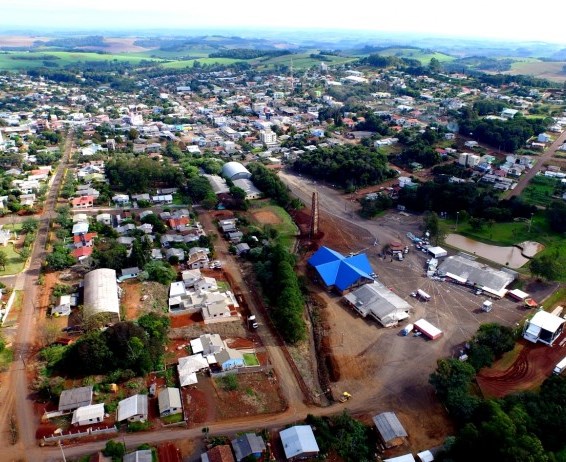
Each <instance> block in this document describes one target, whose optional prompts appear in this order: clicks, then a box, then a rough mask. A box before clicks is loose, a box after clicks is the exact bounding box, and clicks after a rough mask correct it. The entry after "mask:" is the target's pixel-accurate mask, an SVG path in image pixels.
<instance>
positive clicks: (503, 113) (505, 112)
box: [501, 108, 519, 120]
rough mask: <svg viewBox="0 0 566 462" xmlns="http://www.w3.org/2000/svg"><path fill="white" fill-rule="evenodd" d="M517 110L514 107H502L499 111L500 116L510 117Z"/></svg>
mask: <svg viewBox="0 0 566 462" xmlns="http://www.w3.org/2000/svg"><path fill="white" fill-rule="evenodd" d="M518 112H519V111H517V110H516V109H507V108H506V109H503V110H502V111H501V117H503V118H504V119H507V120H509V119H512V118H513V117H515V115H516V114H517V113H518Z"/></svg>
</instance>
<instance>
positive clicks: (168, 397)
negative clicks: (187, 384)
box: [157, 387, 183, 417]
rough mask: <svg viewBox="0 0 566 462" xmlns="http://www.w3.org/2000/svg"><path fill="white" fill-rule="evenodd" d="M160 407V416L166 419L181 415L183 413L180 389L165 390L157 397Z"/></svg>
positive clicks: (169, 388) (170, 388)
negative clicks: (169, 416)
mask: <svg viewBox="0 0 566 462" xmlns="http://www.w3.org/2000/svg"><path fill="white" fill-rule="evenodd" d="M157 402H158V405H159V415H160V416H161V417H165V416H168V415H172V414H179V413H180V412H182V411H183V407H182V405H181V393H180V391H179V389H178V388H172V387H168V388H164V389H163V390H161V391H160V392H159V395H157Z"/></svg>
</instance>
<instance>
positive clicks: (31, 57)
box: [0, 51, 155, 71]
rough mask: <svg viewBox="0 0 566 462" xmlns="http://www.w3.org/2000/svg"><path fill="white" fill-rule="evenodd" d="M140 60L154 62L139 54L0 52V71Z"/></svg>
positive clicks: (135, 62) (134, 62) (137, 62)
mask: <svg viewBox="0 0 566 462" xmlns="http://www.w3.org/2000/svg"><path fill="white" fill-rule="evenodd" d="M142 60H146V61H147V60H149V61H155V60H153V59H152V58H149V57H144V56H140V55H139V54H126V53H119V54H102V53H82V52H81V53H77V52H67V51H49V52H0V70H8V71H11V70H18V69H22V70H29V69H35V68H38V67H45V66H46V64H47V66H49V67H51V66H53V67H54V68H63V67H65V66H68V65H71V64H77V63H81V62H86V61H97V62H103V61H118V62H129V63H132V64H139V63H140V61H142Z"/></svg>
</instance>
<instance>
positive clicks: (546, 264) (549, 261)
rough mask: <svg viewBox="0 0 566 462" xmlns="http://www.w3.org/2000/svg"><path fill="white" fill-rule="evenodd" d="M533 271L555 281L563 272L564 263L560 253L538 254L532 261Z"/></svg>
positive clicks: (536, 274)
mask: <svg viewBox="0 0 566 462" xmlns="http://www.w3.org/2000/svg"><path fill="white" fill-rule="evenodd" d="M530 268H531V273H533V274H534V275H535V276H539V277H541V278H543V279H546V280H548V281H555V280H557V279H559V278H560V275H561V273H562V263H561V260H560V258H559V255H558V253H554V254H543V255H540V256H536V257H535V258H533V259H532V260H531V262H530Z"/></svg>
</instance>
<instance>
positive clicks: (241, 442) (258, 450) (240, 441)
mask: <svg viewBox="0 0 566 462" xmlns="http://www.w3.org/2000/svg"><path fill="white" fill-rule="evenodd" d="M232 449H233V450H234V454H236V462H240V461H241V460H242V459H244V458H246V457H249V456H254V457H255V458H256V459H259V458H260V457H261V455H262V454H263V452H264V451H265V442H264V441H263V438H262V437H261V436H258V435H256V434H255V433H244V434H243V435H241V436H239V437H238V438H236V439H233V440H232Z"/></svg>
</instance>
